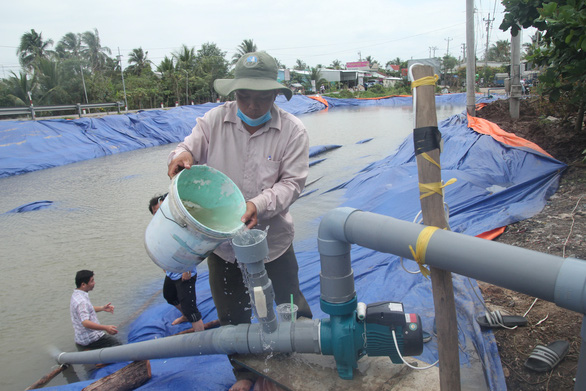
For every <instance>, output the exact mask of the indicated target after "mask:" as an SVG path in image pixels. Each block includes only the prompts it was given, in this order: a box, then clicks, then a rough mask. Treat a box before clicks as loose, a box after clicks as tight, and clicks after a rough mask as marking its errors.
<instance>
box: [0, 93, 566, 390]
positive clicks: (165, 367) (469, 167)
mask: <svg viewBox="0 0 586 391" xmlns="http://www.w3.org/2000/svg"><path fill="white" fill-rule="evenodd" d="M455 95H463V94H454V95H449V96H448V97H449V99H461V97H456V96H455ZM296 98H301V97H294V99H293V100H292V102H291V104H292V105H293V106H292V107H293V108H294V109H295V110H300V106H301V105H302V103H304V102H305V103H307V105H308V110H309V111H313V108H314V107H316V106H315V104H319V105H322V104H321V103H319V102H316V101H313V100H310V99H307V98H303V100H299V99H296ZM440 98H441V97H440ZM389 99H390V98H389ZM400 99H410V98H403V97H402V98H400ZM463 99H465V97H464V98H463ZM327 101H328V104H330V102H333V103H332V104H331V105H330V106H329V107H335V106H336V105H339V104H345V101H347V100H339V101H340V102H338V100H333V99H331V98H327ZM360 102H370V100H368V101H360ZM287 103H289V102H285V101H283V102H279V105H280V106H281V107H283V108H284V109H286V110H287V107H286V104H287ZM367 104H371V103H367ZM403 104H404V103H403ZM406 104H410V102H408V103H406ZM322 106H323V105H322ZM196 107H197V106H196ZM211 107H214V105H209V106H208V107H207V109H209V108H211ZM203 109H206V108H202V110H203ZM174 110H175V109H173V110H169V111H168V112H164V113H159V114H156V115H155V114H151V115H152V116H153V117H152V118H158V117H157V115H158V116H161V115H163V114H165V115H166V116H171V114H172V113H173V112H176V113H178V114H179V118H180V119H178V120H177V121H174V120H171V119H169V118H168V119H167V120H166V121H162V120H161V119H159V121H161V122H157V124H159V125H158V126H161V127H162V128H161V129H159V131H158V132H155V131H154V130H152V129H151V128H150V127H149V126H145V127H144V128H149V129H151V130H150V132H152V133H153V134H158V133H159V132H161V133H165V134H166V135H167V137H170V136H169V133H172V132H171V131H168V130H167V129H166V128H164V127H163V125H161V124H162V123H165V124H167V125H165V126H173V127H174V128H175V129H179V128H181V132H183V133H182V135H181V136H180V137H179V136H177V137H179V139H182V138H183V137H184V135H185V134H187V133H188V132H189V131H190V129H191V127H192V126H193V124H190V125H186V124H185V123H187V122H189V121H188V120H187V119H185V117H189V116H191V115H194V112H191V111H190V110H196V109H195V108H193V109H191V108H190V106H186V107H185V108H182V110H178V111H174ZM145 113H146V112H145ZM145 113H141V114H140V115H143V114H144V115H146V114H145ZM149 113H150V112H149ZM186 113H189V114H186ZM297 113H300V112H299V111H297ZM197 115H201V114H197ZM136 116H139V114H137V115H136ZM120 117H128V116H120ZM152 118H151V120H152ZM151 120H149V121H151ZM93 121H95V120H93ZM111 121H114V122H115V121H121V122H120V124H121V126H123V127H124V126H128V125H129V124H130V123H131V122H132V121H130V120H129V119H127V118H124V119H123V120H122V119H119V120H114V119H112V120H111ZM468 121H469V119H468V117H467V116H466V115H465V114H461V115H456V116H452V117H450V118H449V119H447V120H445V121H442V122H441V123H440V124H439V128H440V131H441V133H442V138H443V140H444V149H443V153H442V156H441V165H442V178H443V180H444V182H447V181H448V180H449V179H452V178H456V179H457V181H456V182H455V183H454V184H452V185H450V186H448V187H446V189H445V200H446V203H447V204H448V205H449V208H450V209H449V213H450V217H449V224H450V227H451V229H452V231H455V232H459V233H463V234H466V235H478V234H480V233H482V232H486V231H490V230H492V229H495V228H498V227H502V226H505V225H507V224H510V223H513V222H516V221H519V220H522V219H525V218H528V217H531V216H533V215H534V214H535V213H537V212H539V211H540V210H541V209H542V208H543V206H544V205H545V202H546V200H547V198H548V197H549V196H550V195H551V194H553V192H555V190H556V189H557V186H558V181H559V176H560V175H561V172H562V171H563V170H564V169H565V165H564V164H563V163H561V162H559V161H557V160H555V159H553V158H552V157H550V156H547V155H546V154H544V153H542V152H539V151H536V150H535V149H532V148H526V147H513V146H511V145H508V144H505V143H503V142H501V141H498V139H497V138H495V137H494V136H492V135H490V134H483V133H480V132H478V131H476V130H474V129H473V128H471V127H470V126H471V125H470V124H469V123H468ZM39 122H40V121H39ZM69 122H72V121H69ZM179 122H181V123H184V125H182V126H179V125H178V123H179ZM64 123H65V124H67V123H68V121H64ZM149 123H151V124H152V122H149ZM171 124H172V125H171ZM134 125H136V124H134ZM153 127H155V126H154V125H153ZM126 132H128V133H130V131H129V130H128V129H126V130H124V131H122V130H118V131H117V132H116V133H117V134H126ZM177 132H178V133H179V131H177ZM55 133H56V134H57V133H59V132H58V131H55ZM145 134H146V133H145ZM35 137H38V136H35ZM133 137H135V138H137V139H138V137H136V135H133ZM143 137H145V138H146V136H145V135H144V134H143ZM122 139H125V137H122ZM179 139H177V140H174V141H178V140H179ZM35 140H36V141H35V142H38V143H40V142H41V141H40V139H35ZM51 140H52V139H51V138H49V139H48V140H47V141H48V142H51ZM141 140H142V139H141ZM27 141H28V140H27ZM141 142H143V143H144V144H145V145H143V147H144V146H148V145H146V144H147V143H146V142H145V141H141ZM151 142H152V143H153V144H152V145H158V144H161V143H163V140H159V139H156V140H151ZM113 143H114V142H113V141H112V144H113ZM85 144H86V143H85V142H84V143H81V145H85ZM124 145H126V144H124ZM121 148H122V147H121ZM64 152H66V151H64ZM64 155H67V153H64ZM86 158H89V157H86ZM2 163H3V162H2ZM1 168H2V169H5V167H4V166H3V165H2V166H1ZM12 175H13V174H12ZM329 191H339V192H344V194H345V196H344V199H345V202H344V205H343V206H350V207H354V208H358V209H361V210H365V211H371V212H375V213H380V214H384V215H388V216H392V217H395V218H399V219H402V220H406V221H413V220H414V218H415V217H416V215H417V213H418V211H419V210H420V208H421V206H420V201H419V199H418V197H416V196H414V195H416V194H419V189H418V181H417V166H416V161H415V156H414V150H413V140H412V137H408V138H407V139H406V140H405V141H404V142H403V144H402V145H401V146H400V148H398V149H397V151H396V152H395V153H393V154H392V155H390V156H388V157H387V158H384V159H382V160H380V161H377V162H375V163H372V164H370V165H369V166H368V167H365V168H364V169H363V170H362V171H361V172H359V173H358V174H357V175H355V176H354V177H353V178H351V179H349V180H348V181H346V182H344V183H341V184H338V185H337V186H334V187H333V188H331V189H328V190H326V192H329ZM323 194H324V192H321V191H311V192H310V193H308V194H306V196H305V197H304V198H303V199H302V200H299V201H298V202H311V199H312V198H314V197H320V196H321V195H323ZM317 221H319V218H318V219H316V223H317ZM389 234H390V235H391V234H392V233H389ZM295 248H296V250H297V251H296V252H297V257H298V261H299V265H300V268H299V280H300V284H301V289H302V290H303V292H304V294H305V295H306V298H307V299H308V302H309V303H310V305H311V308H312V311H313V313H314V316H315V317H316V318H324V317H325V316H326V315H325V314H324V313H323V312H322V311H321V309H320V308H319V271H320V270H319V269H320V262H319V254H318V252H317V245H316V240H315V238H311V239H307V240H303V241H301V242H296V243H295ZM351 258H352V267H353V270H354V277H355V283H356V292H357V296H358V300H359V301H362V302H365V303H373V302H377V301H388V300H394V301H401V302H403V303H404V306H405V310H406V311H407V312H412V313H417V314H419V315H420V316H421V318H422V321H423V325H424V329H425V330H428V331H432V330H433V324H434V308H433V301H432V294H431V283H430V281H429V280H428V279H426V278H424V277H422V276H421V275H420V274H410V273H407V272H405V271H404V269H403V267H402V266H401V260H400V259H398V258H397V257H396V256H394V255H390V254H381V253H377V252H375V251H372V250H369V249H366V248H361V247H357V246H353V248H352V253H351ZM473 258H474V254H470V259H471V260H473ZM403 263H404V266H405V268H408V269H410V270H415V269H416V268H417V267H416V264H415V263H414V262H411V261H404V262H403ZM453 278H454V292H455V297H456V307H457V319H458V331H459V333H458V335H459V345H460V346H459V351H460V362H461V366H462V367H464V368H468V367H470V366H471V365H473V363H474V362H475V361H477V360H480V361H481V363H482V365H481V367H482V368H483V369H484V377H485V379H486V383H487V384H488V386H489V388H490V389H491V390H503V389H506V386H505V381H504V375H503V371H502V367H501V363H500V358H499V355H498V350H497V346H496V342H495V339H494V336H493V334H492V332H491V331H482V330H481V329H480V328H479V326H478V324H477V323H476V321H475V317H476V316H478V315H479V314H482V313H484V312H485V309H484V307H483V305H482V301H481V298H480V292H479V291H478V286H477V284H476V282H475V281H474V280H469V279H468V278H466V277H463V276H459V275H453ZM197 290H198V295H197V297H198V308H199V309H200V311H201V312H202V315H203V316H204V322H209V321H211V320H214V319H216V318H217V316H216V313H215V308H214V306H213V301H212V299H211V294H210V289H209V284H208V274H207V272H206V271H202V272H200V273H199V274H198V282H197ZM177 316H178V312H177V310H176V309H175V308H174V307H172V306H169V305H167V304H159V305H155V306H152V307H151V308H149V309H147V310H146V311H145V312H143V313H142V315H141V316H140V317H139V318H138V319H137V320H136V321H135V322H134V323H133V324H132V326H131V330H130V333H129V341H128V342H129V343H133V342H138V341H142V340H148V339H153V338H162V337H165V336H168V335H171V334H173V333H176V332H178V331H180V330H183V329H186V328H188V327H189V324H184V325H181V326H173V327H171V326H170V324H171V322H172V321H173V320H174V319H175V318H176V317H177ZM420 358H421V359H423V360H424V361H426V362H430V363H431V362H434V361H435V360H437V344H436V342H435V339H433V340H432V341H431V342H429V343H426V344H425V349H424V353H423V355H422V356H421V357H420ZM124 365H126V364H125V363H121V364H114V365H110V366H107V367H105V368H102V369H99V370H97V371H96V372H95V373H94V375H93V376H94V380H90V381H85V382H80V383H75V384H70V385H67V386H60V387H55V388H54V389H63V390H65V389H67V390H81V389H82V388H83V387H85V386H87V385H88V384H90V383H91V382H92V381H95V379H97V378H100V377H103V376H105V375H108V374H110V373H112V372H114V371H116V370H117V369H120V368H121V367H122V366H124ZM476 365H477V366H478V363H477V362H476ZM151 367H152V375H153V377H152V379H151V380H150V381H149V382H147V383H146V384H145V385H143V386H142V387H140V388H139V389H140V390H160V389H173V390H187V389H194V388H196V389H198V390H218V389H228V388H229V387H230V386H231V384H232V383H233V382H234V381H235V379H234V376H233V374H232V373H231V367H230V364H229V363H228V360H227V358H226V357H225V356H222V355H216V356H197V357H188V358H173V359H165V360H151ZM211 373H213V376H210V374H211Z"/></svg>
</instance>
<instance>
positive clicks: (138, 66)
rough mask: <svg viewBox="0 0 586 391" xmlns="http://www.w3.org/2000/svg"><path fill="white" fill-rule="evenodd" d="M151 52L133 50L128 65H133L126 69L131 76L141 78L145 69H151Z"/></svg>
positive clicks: (140, 49) (129, 55) (129, 54)
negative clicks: (149, 56) (149, 55)
mask: <svg viewBox="0 0 586 391" xmlns="http://www.w3.org/2000/svg"><path fill="white" fill-rule="evenodd" d="M148 54H149V52H148V51H146V52H145V51H143V50H142V47H140V48H138V49H132V52H130V53H128V63H129V64H131V65H130V66H128V68H126V70H127V71H128V72H130V73H131V74H134V75H137V76H140V75H141V73H142V72H143V71H144V70H145V69H149V70H150V69H151V60H149V59H148V58H147V56H148Z"/></svg>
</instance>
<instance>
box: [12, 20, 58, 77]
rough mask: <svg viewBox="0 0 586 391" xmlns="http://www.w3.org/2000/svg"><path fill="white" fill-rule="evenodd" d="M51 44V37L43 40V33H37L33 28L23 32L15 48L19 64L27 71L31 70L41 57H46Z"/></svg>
mask: <svg viewBox="0 0 586 391" xmlns="http://www.w3.org/2000/svg"><path fill="white" fill-rule="evenodd" d="M51 45H53V40H52V39H48V40H46V41H43V34H42V33H37V32H36V31H35V30H34V29H32V30H31V31H30V33H24V34H23V35H22V37H20V45H18V48H17V49H16V54H17V55H18V60H19V62H20V65H22V67H23V68H24V69H26V70H27V71H29V72H30V71H32V70H33V68H34V66H35V64H36V63H37V62H38V61H39V60H40V59H41V58H46V57H47V56H48V55H49V54H50V53H51V51H50V50H49V49H48V48H49V46H51Z"/></svg>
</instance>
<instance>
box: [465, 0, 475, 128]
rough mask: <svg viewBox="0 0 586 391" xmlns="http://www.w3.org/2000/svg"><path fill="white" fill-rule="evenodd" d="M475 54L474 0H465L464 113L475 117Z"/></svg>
mask: <svg viewBox="0 0 586 391" xmlns="http://www.w3.org/2000/svg"><path fill="white" fill-rule="evenodd" d="M475 79H476V54H475V53H474V0H466V112H467V113H468V114H469V115H471V116H473V117H474V116H476V95H475V90H476V83H475V81H476V80H475Z"/></svg>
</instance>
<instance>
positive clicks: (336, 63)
mask: <svg viewBox="0 0 586 391" xmlns="http://www.w3.org/2000/svg"><path fill="white" fill-rule="evenodd" d="M330 67H332V68H334V69H342V63H341V62H340V60H334V61H332V64H331V65H330Z"/></svg>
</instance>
